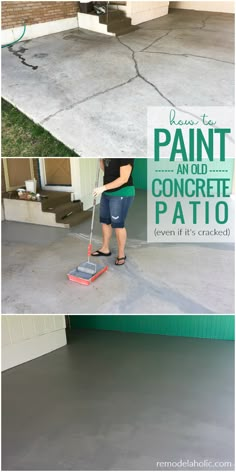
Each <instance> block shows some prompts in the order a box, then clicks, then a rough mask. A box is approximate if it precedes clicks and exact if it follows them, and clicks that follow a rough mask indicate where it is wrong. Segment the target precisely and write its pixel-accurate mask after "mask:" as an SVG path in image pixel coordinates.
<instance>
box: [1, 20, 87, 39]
mask: <svg viewBox="0 0 236 472" xmlns="http://www.w3.org/2000/svg"><path fill="white" fill-rule="evenodd" d="M78 26H79V25H78V18H77V16H75V17H74V18H65V19H61V20H53V21H47V22H44V23H36V24H34V25H27V26H26V31H25V35H24V36H23V38H22V40H21V41H25V40H27V39H34V38H39V37H41V36H46V35H48V34H54V33H60V32H61V31H67V30H70V29H74V28H78ZM22 32H23V27H22V26H19V27H17V28H9V29H4V30H2V31H1V42H2V44H9V43H11V42H13V41H16V40H17V39H18V38H19V37H20V35H21V33H22Z"/></svg>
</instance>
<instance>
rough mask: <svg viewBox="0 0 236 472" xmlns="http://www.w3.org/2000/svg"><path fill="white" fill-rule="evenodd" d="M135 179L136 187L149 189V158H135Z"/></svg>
mask: <svg viewBox="0 0 236 472" xmlns="http://www.w3.org/2000/svg"><path fill="white" fill-rule="evenodd" d="M133 179H134V185H135V188H140V189H142V190H147V159H135V162H134V170H133Z"/></svg>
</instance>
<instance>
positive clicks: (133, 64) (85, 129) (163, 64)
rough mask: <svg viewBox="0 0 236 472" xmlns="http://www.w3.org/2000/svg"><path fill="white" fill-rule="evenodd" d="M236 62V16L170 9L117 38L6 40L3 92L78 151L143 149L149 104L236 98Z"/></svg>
mask: <svg viewBox="0 0 236 472" xmlns="http://www.w3.org/2000/svg"><path fill="white" fill-rule="evenodd" d="M233 63H234V16H233V15H230V14H222V13H209V12H197V11H184V10H182V11H176V10H170V13H169V15H166V16H164V17H162V18H159V19H156V20H153V21H149V22H146V23H143V24H141V25H140V27H139V29H138V30H136V31H134V32H131V33H129V34H126V35H124V36H121V37H118V38H113V37H108V36H104V35H100V34H96V33H92V32H89V31H87V30H81V29H78V30H72V31H67V32H63V33H58V34H53V35H50V36H45V37H42V38H38V39H34V40H31V41H23V42H21V43H20V44H17V45H15V46H13V47H12V48H10V49H4V50H3V51H2V95H3V97H4V98H6V99H7V100H9V101H10V102H11V103H13V104H14V105H15V106H17V107H18V108H19V109H20V110H21V111H23V112H24V113H25V114H26V115H28V116H29V117H30V118H32V119H33V120H34V121H35V122H37V123H40V124H41V125H42V126H44V127H45V128H46V129H47V130H48V131H50V132H51V133H52V134H53V135H54V136H56V137H57V138H58V139H59V140H61V141H62V142H64V143H65V144H66V145H67V146H69V147H70V148H73V149H75V151H76V152H77V153H78V154H79V155H81V156H84V157H92V156H96V157H97V155H98V154H99V156H101V157H107V156H113V157H119V156H122V157H126V156H133V157H140V156H143V157H146V152H147V151H146V119H147V107H148V106H170V105H171V106H173V105H176V106H184V105H186V106H200V105H204V106H220V105H224V106H227V105H233V103H234V84H233V78H234V64H233ZM34 67H36V69H35V68H34ZM101 111H102V112H101ZM55 157H56V156H55Z"/></svg>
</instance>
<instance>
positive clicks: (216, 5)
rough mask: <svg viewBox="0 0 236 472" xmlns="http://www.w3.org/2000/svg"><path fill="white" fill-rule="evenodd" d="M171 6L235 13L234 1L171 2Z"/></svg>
mask: <svg viewBox="0 0 236 472" xmlns="http://www.w3.org/2000/svg"><path fill="white" fill-rule="evenodd" d="M170 8H185V9H187V10H201V11H214V12H222V13H234V2H228V1H225V2H204V1H203V2H196V1H195V2H194V1H193V2H170Z"/></svg>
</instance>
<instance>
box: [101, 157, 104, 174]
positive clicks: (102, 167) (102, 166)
mask: <svg viewBox="0 0 236 472" xmlns="http://www.w3.org/2000/svg"><path fill="white" fill-rule="evenodd" d="M100 169H102V170H103V172H104V160H103V159H100Z"/></svg>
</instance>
